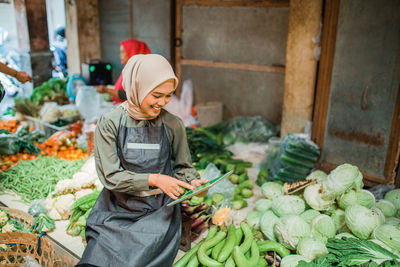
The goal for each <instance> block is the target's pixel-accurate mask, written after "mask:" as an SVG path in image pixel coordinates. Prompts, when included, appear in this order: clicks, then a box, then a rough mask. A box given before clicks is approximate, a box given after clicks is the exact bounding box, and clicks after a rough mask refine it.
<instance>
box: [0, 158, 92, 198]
mask: <svg viewBox="0 0 400 267" xmlns="http://www.w3.org/2000/svg"><path fill="white" fill-rule="evenodd" d="M85 161H86V160H75V161H67V160H64V159H58V158H56V157H38V158H37V159H35V160H29V161H20V163H18V164H17V165H15V166H14V167H12V168H10V169H8V170H7V171H6V172H0V183H1V184H0V190H1V191H4V189H5V188H7V189H11V190H13V191H14V192H15V193H17V194H18V195H19V196H20V197H21V199H22V201H24V202H26V203H29V202H30V201H31V200H34V199H43V198H46V197H47V195H48V194H49V193H50V192H52V191H53V190H54V187H55V186H56V184H57V182H58V181H60V180H64V179H71V178H72V175H74V174H75V173H76V172H77V171H79V170H80V168H81V167H82V166H83V164H84V163H85Z"/></svg>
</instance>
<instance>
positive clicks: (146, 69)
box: [121, 54, 178, 121]
mask: <svg viewBox="0 0 400 267" xmlns="http://www.w3.org/2000/svg"><path fill="white" fill-rule="evenodd" d="M170 79H174V80H175V88H176V87H177V85H178V78H176V76H175V74H174V71H173V70H172V67H171V65H170V64H169V62H168V61H167V60H166V59H165V58H164V57H163V56H160V55H156V54H148V55H135V56H133V57H131V58H130V59H129V61H128V62H127V63H126V65H125V67H124V69H123V70H122V87H123V88H124V90H125V92H126V98H127V100H126V101H125V102H123V103H122V104H121V105H122V107H123V108H124V109H125V110H126V112H127V113H128V114H129V116H131V117H132V118H133V119H135V120H139V121H141V120H152V119H154V118H156V116H155V117H152V116H149V115H147V114H144V113H143V112H142V110H141V109H140V105H141V104H142V101H143V99H144V98H145V97H146V96H147V94H148V93H150V92H151V91H152V90H153V89H154V88H156V87H157V86H158V85H160V84H162V83H163V82H165V81H167V80H170Z"/></svg>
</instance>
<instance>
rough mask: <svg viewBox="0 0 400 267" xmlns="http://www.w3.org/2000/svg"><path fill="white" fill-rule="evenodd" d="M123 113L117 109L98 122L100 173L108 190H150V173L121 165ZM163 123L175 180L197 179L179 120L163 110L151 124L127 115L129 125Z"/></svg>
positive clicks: (96, 134) (95, 144)
mask: <svg viewBox="0 0 400 267" xmlns="http://www.w3.org/2000/svg"><path fill="white" fill-rule="evenodd" d="M122 112H126V111H125V110H124V109H123V108H122V107H121V106H118V107H116V108H114V109H113V110H111V111H110V112H108V113H106V114H104V115H103V116H102V117H101V118H100V119H99V121H98V123H97V127H96V131H95V138H94V156H95V161H96V170H97V174H98V176H99V179H100V181H101V182H102V184H103V185H104V187H105V188H107V189H109V190H114V191H118V192H123V193H126V194H133V193H134V192H138V191H144V190H149V184H148V178H149V173H135V172H132V171H129V170H125V169H124V168H123V167H122V166H121V163H120V159H119V157H118V153H117V137H118V129H119V124H120V121H121V120H120V118H121V115H122ZM161 122H164V125H165V126H166V130H167V135H168V139H169V141H170V145H171V151H172V155H171V158H172V163H171V165H172V168H173V172H174V177H175V178H177V179H179V180H181V181H184V182H190V181H191V180H193V179H198V178H199V177H200V175H199V174H198V172H197V171H196V170H195V169H194V168H193V166H192V163H191V156H190V151H189V146H188V143H187V137H186V132H185V127H184V125H183V122H182V121H181V120H180V119H179V118H178V117H176V116H174V115H172V114H170V113H168V112H167V111H165V110H162V111H161V113H160V116H158V117H157V118H156V119H154V120H152V121H136V120H134V119H133V118H131V117H129V116H128V118H127V121H126V124H127V125H126V126H128V127H135V126H136V127H137V126H139V127H143V126H146V125H150V126H154V125H161Z"/></svg>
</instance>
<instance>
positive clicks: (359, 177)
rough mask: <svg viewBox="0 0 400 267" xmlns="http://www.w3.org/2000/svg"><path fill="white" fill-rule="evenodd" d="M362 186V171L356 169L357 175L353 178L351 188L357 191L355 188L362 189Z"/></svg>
mask: <svg viewBox="0 0 400 267" xmlns="http://www.w3.org/2000/svg"><path fill="white" fill-rule="evenodd" d="M363 187H364V183H363V176H362V173H361V172H360V171H358V175H357V177H356V178H355V179H354V184H353V188H354V189H355V190H356V191H357V190H360V189H362V188H363Z"/></svg>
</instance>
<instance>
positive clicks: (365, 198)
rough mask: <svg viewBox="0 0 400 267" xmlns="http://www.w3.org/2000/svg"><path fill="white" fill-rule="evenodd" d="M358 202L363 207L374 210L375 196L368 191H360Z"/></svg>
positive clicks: (357, 194)
mask: <svg viewBox="0 0 400 267" xmlns="http://www.w3.org/2000/svg"><path fill="white" fill-rule="evenodd" d="M356 196H357V202H358V204H360V205H361V206H364V207H367V208H369V209H370V208H372V207H373V206H374V205H375V196H374V195H373V194H372V193H371V192H369V191H368V190H364V189H361V190H358V191H357V192H356Z"/></svg>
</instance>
